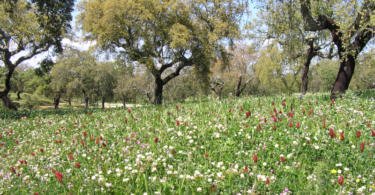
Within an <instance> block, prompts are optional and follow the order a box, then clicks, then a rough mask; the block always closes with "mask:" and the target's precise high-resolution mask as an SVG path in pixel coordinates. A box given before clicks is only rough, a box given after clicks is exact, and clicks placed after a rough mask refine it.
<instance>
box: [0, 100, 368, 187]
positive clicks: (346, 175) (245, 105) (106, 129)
mask: <svg viewBox="0 0 375 195" xmlns="http://www.w3.org/2000/svg"><path fill="white" fill-rule="evenodd" d="M0 130H1V131H0V155H1V158H0V159H1V160H0V194H18V193H22V194H47V193H48V194H56V193H72V194H77V193H83V194H86V193H117V194H130V193H134V194H144V193H147V194H207V193H212V194H238V193H240V194H252V193H255V194H264V193H271V194H280V193H281V194H290V193H309V194H311V193H313V194H339V193H349V192H352V193H364V194H371V193H375V155H374V153H375V99H374V98H371V97H361V96H358V95H355V94H349V95H347V96H346V97H345V98H344V99H339V100H337V101H336V102H332V101H330V100H329V98H327V97H326V96H308V97H305V98H304V99H303V100H300V99H299V98H298V97H291V96H288V97H282V96H273V97H247V98H242V99H225V100H211V101H202V102H195V103H181V104H169V105H166V106H163V107H156V106H143V107H137V108H131V109H130V108H129V109H107V110H90V111H86V112H85V111H81V110H62V111H58V112H54V111H34V112H32V113H28V114H27V115H25V116H23V115H22V114H19V115H16V114H14V113H13V114H12V113H10V114H9V115H7V114H3V115H2V119H0Z"/></svg>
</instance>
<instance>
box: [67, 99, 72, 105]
mask: <svg viewBox="0 0 375 195" xmlns="http://www.w3.org/2000/svg"><path fill="white" fill-rule="evenodd" d="M68 105H69V106H72V98H71V97H69V98H68Z"/></svg>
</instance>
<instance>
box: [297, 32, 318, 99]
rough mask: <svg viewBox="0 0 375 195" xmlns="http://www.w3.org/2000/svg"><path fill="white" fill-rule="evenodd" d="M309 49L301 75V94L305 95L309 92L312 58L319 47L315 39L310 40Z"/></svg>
mask: <svg viewBox="0 0 375 195" xmlns="http://www.w3.org/2000/svg"><path fill="white" fill-rule="evenodd" d="M308 44H309V49H308V50H307V53H306V61H305V63H304V64H303V70H302V77H301V95H302V96H304V95H305V94H306V93H307V89H308V84H309V70H310V64H311V60H312V59H313V58H314V56H315V55H316V54H317V52H318V50H319V48H315V47H314V39H309V40H308Z"/></svg>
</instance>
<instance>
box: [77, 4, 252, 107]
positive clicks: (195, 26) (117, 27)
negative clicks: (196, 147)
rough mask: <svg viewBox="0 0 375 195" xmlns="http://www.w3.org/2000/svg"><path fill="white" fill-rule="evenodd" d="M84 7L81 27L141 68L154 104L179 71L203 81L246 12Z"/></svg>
mask: <svg viewBox="0 0 375 195" xmlns="http://www.w3.org/2000/svg"><path fill="white" fill-rule="evenodd" d="M83 5H84V6H83V7H84V11H83V13H82V15H81V20H82V23H83V29H84V30H85V31H86V32H88V33H89V35H90V36H91V37H92V38H93V39H95V40H97V41H98V43H99V44H100V45H101V46H102V47H105V48H111V49H114V48H121V49H122V50H121V51H122V53H123V54H124V55H126V56H127V59H129V60H130V61H132V62H136V63H141V64H144V65H146V67H147V68H148V70H149V71H150V72H151V74H152V75H153V76H154V79H155V90H154V96H155V97H154V103H155V104H161V103H162V92H163V85H165V84H167V83H168V82H169V81H170V80H171V79H173V78H175V77H176V76H178V75H179V74H180V71H181V70H182V69H183V68H184V67H187V66H193V65H194V66H195V68H196V71H197V73H200V74H201V75H202V78H205V77H204V76H205V75H207V74H208V71H209V66H210V63H211V61H212V60H213V59H214V57H215V56H217V55H220V56H221V57H225V56H226V55H225V49H224V47H225V45H226V44H228V43H229V42H230V40H231V39H232V38H235V37H238V36H239V22H238V21H239V18H240V17H241V15H242V13H243V11H244V9H245V8H246V7H245V1H239V0H220V1H219V0H209V1H206V0H205V1H202V0H189V1H182V0H171V1H158V0H104V1H102V0H91V1H85V2H84V3H83ZM167 69H170V71H166V70H167ZM166 72H168V73H166Z"/></svg>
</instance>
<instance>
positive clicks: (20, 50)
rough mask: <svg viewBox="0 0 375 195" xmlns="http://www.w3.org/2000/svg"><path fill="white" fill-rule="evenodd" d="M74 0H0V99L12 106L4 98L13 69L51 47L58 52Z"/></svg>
mask: <svg viewBox="0 0 375 195" xmlns="http://www.w3.org/2000/svg"><path fill="white" fill-rule="evenodd" d="M73 5H74V0H68V1H66V0H52V1H47V0H32V1H26V0H4V1H1V2H0V24H1V25H0V60H1V61H2V62H3V64H4V65H5V67H6V69H7V73H6V77H5V80H4V83H5V85H4V86H5V88H4V89H3V90H2V91H0V98H1V99H2V100H3V103H4V105H5V106H6V107H8V108H13V109H15V108H16V106H15V105H14V104H12V102H11V101H10V99H9V97H8V93H9V91H10V90H11V77H12V74H13V72H14V70H15V68H16V67H17V66H18V65H19V64H21V63H22V62H24V61H26V60H29V59H31V58H32V57H34V56H35V55H38V54H40V53H42V52H45V51H47V50H49V49H50V47H52V46H54V49H55V51H61V50H62V47H61V40H62V38H63V35H64V34H65V32H66V31H67V29H69V27H70V26H69V22H70V21H71V19H72V16H71V12H72V10H73Z"/></svg>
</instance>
